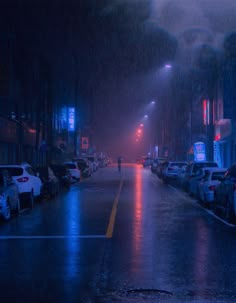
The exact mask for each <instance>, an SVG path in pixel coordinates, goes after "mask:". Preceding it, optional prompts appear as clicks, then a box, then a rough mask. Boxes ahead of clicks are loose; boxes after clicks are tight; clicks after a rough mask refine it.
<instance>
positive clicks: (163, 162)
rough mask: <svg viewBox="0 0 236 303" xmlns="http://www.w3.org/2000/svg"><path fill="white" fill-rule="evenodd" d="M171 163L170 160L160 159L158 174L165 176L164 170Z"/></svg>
mask: <svg viewBox="0 0 236 303" xmlns="http://www.w3.org/2000/svg"><path fill="white" fill-rule="evenodd" d="M168 165H169V161H167V160H165V161H159V162H158V166H157V176H158V177H159V178H160V179H162V178H163V171H164V170H165V169H166V167H167V166H168Z"/></svg>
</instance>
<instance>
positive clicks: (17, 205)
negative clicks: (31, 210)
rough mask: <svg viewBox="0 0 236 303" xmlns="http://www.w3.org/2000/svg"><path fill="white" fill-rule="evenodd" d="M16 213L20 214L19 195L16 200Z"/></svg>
mask: <svg viewBox="0 0 236 303" xmlns="http://www.w3.org/2000/svg"><path fill="white" fill-rule="evenodd" d="M15 212H16V215H17V216H18V215H19V214H20V198H19V196H18V198H17V201H16V209H15Z"/></svg>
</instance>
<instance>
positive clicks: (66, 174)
mask: <svg viewBox="0 0 236 303" xmlns="http://www.w3.org/2000/svg"><path fill="white" fill-rule="evenodd" d="M50 167H51V169H52V170H53V172H54V175H55V176H56V177H57V178H58V180H59V184H60V186H62V187H65V188H69V187H70V185H71V183H72V176H71V174H70V171H69V169H68V168H67V167H66V166H65V165H59V164H51V165H50Z"/></svg>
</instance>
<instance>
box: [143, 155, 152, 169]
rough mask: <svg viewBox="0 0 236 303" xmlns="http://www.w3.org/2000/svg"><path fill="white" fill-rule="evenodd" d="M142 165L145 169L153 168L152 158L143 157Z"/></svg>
mask: <svg viewBox="0 0 236 303" xmlns="http://www.w3.org/2000/svg"><path fill="white" fill-rule="evenodd" d="M142 164H143V167H148V166H151V164H152V158H151V157H143V159H142Z"/></svg>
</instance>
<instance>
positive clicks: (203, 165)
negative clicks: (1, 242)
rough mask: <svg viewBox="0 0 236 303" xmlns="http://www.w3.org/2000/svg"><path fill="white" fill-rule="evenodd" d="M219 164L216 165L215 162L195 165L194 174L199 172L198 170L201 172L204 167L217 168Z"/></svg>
mask: <svg viewBox="0 0 236 303" xmlns="http://www.w3.org/2000/svg"><path fill="white" fill-rule="evenodd" d="M217 166H218V165H217V163H214V162H207V163H196V164H195V165H194V169H193V172H195V173H196V172H197V170H199V169H200V168H203V167H217Z"/></svg>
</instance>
